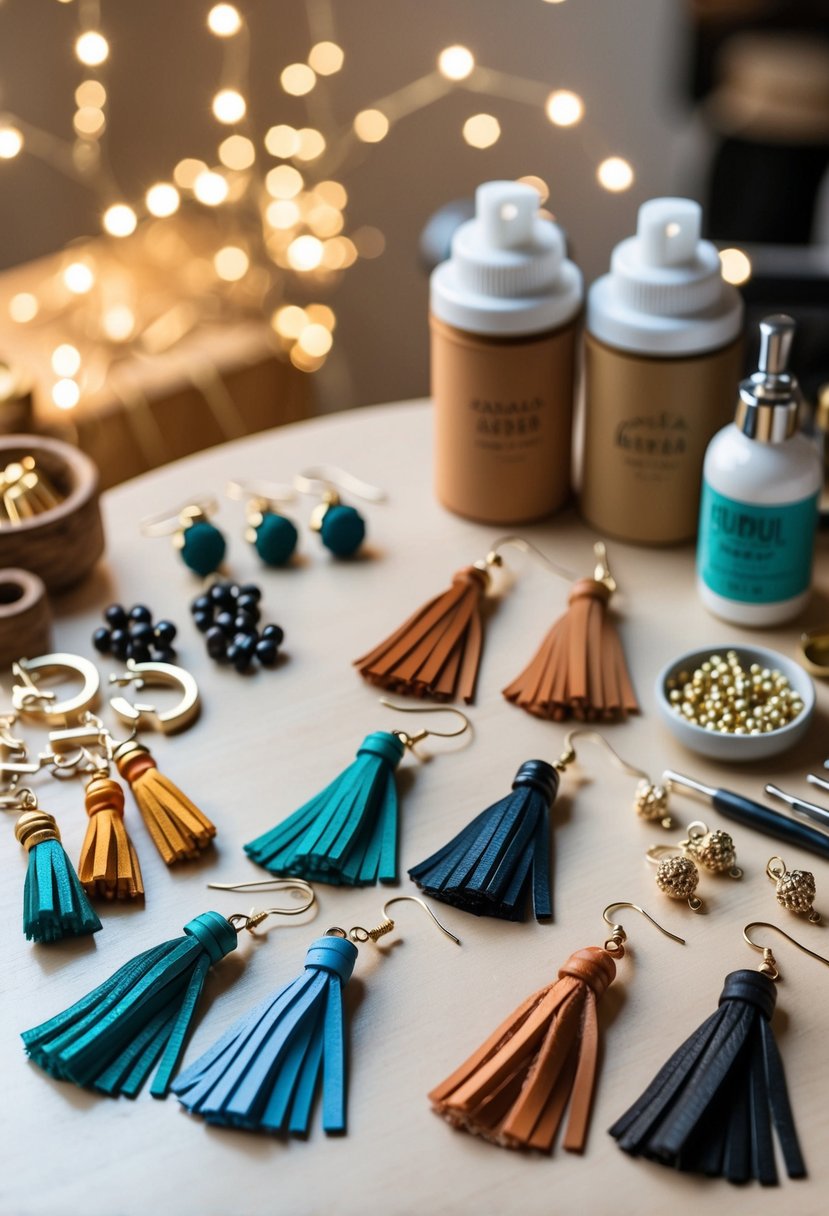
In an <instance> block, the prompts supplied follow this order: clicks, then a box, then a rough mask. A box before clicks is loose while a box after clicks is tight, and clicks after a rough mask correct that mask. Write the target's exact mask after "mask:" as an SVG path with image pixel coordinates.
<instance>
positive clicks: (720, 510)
mask: <svg viewBox="0 0 829 1216" xmlns="http://www.w3.org/2000/svg"><path fill="white" fill-rule="evenodd" d="M817 500H818V496H817V494H813V495H812V496H811V497H810V498H802V499H800V501H799V502H790V503H786V504H784V505H781V506H774V505H770V506H752V505H750V504H749V503H745V502H738V501H737V500H736V499H734V498H727V497H726V496H725V494H720V493H718V491H717V490H714V489H712V488H711V486H710V485H708V483H707V482H703V486H702V505H701V507H700V520H699V543H698V547H697V568H698V570H699V574H700V577H701V578H702V581H703V582H704V583H705V585H706V586H707V587H709V588H710V589H711V591H713V592H714V593H715V594H716V595H721V596H722V597H723V598H724V599H728V600H739V601H741V602H742V603H745V604H776V603H778V602H779V601H781V600H790V599H793V598H794V597H795V596H796V595H801V594H802V593H803V592H804V591H806V589H807V588H808V586H809V583H810V582H811V577H812V551H813V548H814V541H815V527H816V524H817Z"/></svg>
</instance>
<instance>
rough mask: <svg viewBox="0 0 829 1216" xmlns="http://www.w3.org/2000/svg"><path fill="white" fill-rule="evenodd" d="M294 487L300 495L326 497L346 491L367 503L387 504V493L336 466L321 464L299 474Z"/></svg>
mask: <svg viewBox="0 0 829 1216" xmlns="http://www.w3.org/2000/svg"><path fill="white" fill-rule="evenodd" d="M294 486H295V487H296V489H297V491H298V492H299V493H300V494H321V495H323V496H325V495H326V494H330V493H331V491H332V490H335V491H336V490H344V491H345V493H346V494H356V496H357V497H358V498H362V499H363V500H364V501H365V502H385V501H386V491H385V490H382V489H381V488H380V487H379V486H375V485H372V484H371V482H370V481H363V480H362V479H361V478H359V477H355V476H354V474H353V473H349V472H348V470H347V469H342V468H340V467H339V465H336V464H321V465H317V466H316V467H315V468H312V469H305V470H304V471H303V472H302V473H297V475H296V477H295V478H294Z"/></svg>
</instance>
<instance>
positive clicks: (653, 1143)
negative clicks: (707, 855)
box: [610, 921, 829, 1186]
mask: <svg viewBox="0 0 829 1216" xmlns="http://www.w3.org/2000/svg"><path fill="white" fill-rule="evenodd" d="M752 929H774V930H775V931H776V932H777V933H780V934H782V936H783V937H785V938H786V939H787V941H790V942H792V944H793V945H795V946H797V948H798V949H799V950H802V951H803V952H804V953H805V954H809V955H811V957H812V958H814V959H817V961H818V962H821V963H826V964H827V966H829V959H826V958H823V956H822V955H820V954H816V953H815V952H814V951H813V950H808V949H807V948H806V947H805V946H804V945H802V943H800V942H798V941H796V940H795V938H793V937H790V936H789V934H788V933H784V932H783V930H782V929H780V928H778V927H777V925H772V924H768V923H767V922H764V921H752V923H751V924H749V925H746V927H745V929H744V930H743V937H744V938H745V940H746V941H747V942H748V944H749V945H750V946H751V947H752V948H753V949H754V950H760V951H762V954H763V962H762V963H761V964H760V967H759V969H758V971H745V970H743V971H732V972H731V974H730V975H727V976H726V977H725V984H724V986H723V990H722V993H721V995H720V1000H719V1007H718V1008H717V1010H716V1012H714V1013H712V1014H711V1016H710V1017H709V1018H707V1019H706V1020H705V1021H704V1022H703V1023H702V1025H701V1026H700V1027H699V1028H698V1029H697V1030H695V1031H694V1033H693V1034H692V1035H691V1036H690V1038H688V1039H686V1040H685V1042H684V1043H683V1044H682V1046H681V1047H680V1048H678V1049H677V1051H675V1052H674V1054H673V1055H672V1056H671V1058H670V1060H668V1062H667V1064H665V1066H664V1067H663V1068H662V1069H661V1070H660V1072H658V1073H657V1075H656V1077H655V1078H654V1079H653V1081H652V1082H651V1084H650V1085H649V1086H648V1088H647V1089H646V1090H645V1092H644V1093H643V1094H642V1096H641V1097H640V1098H639V1099H638V1101H636V1102H634V1104H633V1106H631V1107H630V1109H629V1110H628V1111H626V1112H625V1114H624V1115H622V1117H621V1118H620V1119H618V1120H617V1121H616V1122H615V1123H614V1124H613V1126H612V1127H611V1128H610V1134H611V1136H613V1137H614V1138H615V1139H616V1140H617V1141H618V1143H619V1147H620V1148H621V1149H624V1151H625V1152H626V1153H630V1155H631V1156H632V1157H647V1158H649V1159H650V1160H651V1161H656V1162H658V1163H659V1164H660V1165H667V1166H671V1167H673V1168H674V1169H678V1170H682V1171H683V1172H686V1173H692V1174H705V1175H707V1176H708V1177H712V1178H727V1179H728V1181H729V1182H732V1183H745V1182H749V1181H751V1180H752V1179H756V1180H757V1181H758V1182H759V1183H761V1185H762V1186H776V1185H777V1183H778V1175H777V1167H776V1165H775V1161H774V1142H773V1137H772V1123H773V1124H774V1128H775V1130H776V1132H777V1139H778V1142H779V1144H780V1149H781V1151H782V1154H783V1161H784V1164H785V1166H786V1172H787V1173H788V1175H789V1177H790V1178H804V1177H805V1176H806V1166H805V1163H804V1161H803V1155H802V1153H801V1151H800V1145H799V1143H798V1139H797V1129H796V1128H795V1123H794V1116H793V1114H792V1109H791V1103H790V1101H789V1094H788V1090H787V1087H786V1076H785V1073H784V1071H783V1061H782V1059H781V1058H780V1051H779V1049H778V1047H777V1043H776V1041H775V1038H774V1032H773V1031H772V1028H771V1018H772V1014H773V1013H774V1006H775V1002H776V999H777V992H776V989H775V986H774V984H775V981H776V980H778V979H779V978H780V972H779V970H778V968H777V963H776V961H775V958H774V955H773V954H772V952H771V950H770V949H769V948H768V947H767V946H760V945H758V944H757V943H756V942H754V941H752V939H751V937H750V936H749V934H750V933H751V930H752Z"/></svg>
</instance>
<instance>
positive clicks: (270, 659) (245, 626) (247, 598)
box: [190, 583, 285, 672]
mask: <svg viewBox="0 0 829 1216" xmlns="http://www.w3.org/2000/svg"><path fill="white" fill-rule="evenodd" d="M261 598H262V592H261V591H260V589H259V588H258V587H257V586H256V584H255V583H243V584H242V585H241V586H240V585H239V584H238V583H214V584H213V586H212V587H211V588H210V590H209V591H205V592H204V594H203V595H197V596H196V598H195V599H194V600H193V602H192V604H191V605H190V611H191V612H192V614H193V621H194V622H195V625H196V628H197V629H198V630H200V632H201V633H203V634H204V635H205V641H206V642H207V653H208V654H209V655H210V657H211V659H216V660H217V661H218V662H227V663H231V664H232V665H233V666H234V667H235V668H236V670H237V671H240V672H241V671H247V670H248V668H249V667H250V665H251V663H253V661H254V659H258V660H259V662H260V663H261V664H262V666H263V667H273V666H274V665H275V663H276V659H277V653H278V651H279V647H280V646H281V645H282V639H283V637H284V636H285V635H284V633H283V631H282V630H281V629H280V627H279V626H278V625H264V626H263V627H262V630H261V632H260V629H259V620H260V617H261V615H262V613H261V610H260V608H259V601H260V600H261Z"/></svg>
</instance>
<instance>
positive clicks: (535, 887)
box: [409, 760, 559, 920]
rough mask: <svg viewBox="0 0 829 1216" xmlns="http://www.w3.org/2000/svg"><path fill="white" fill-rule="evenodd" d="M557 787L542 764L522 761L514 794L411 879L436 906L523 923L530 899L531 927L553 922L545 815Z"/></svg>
mask: <svg viewBox="0 0 829 1216" xmlns="http://www.w3.org/2000/svg"><path fill="white" fill-rule="evenodd" d="M558 785H559V775H558V772H557V771H556V769H555V768H553V766H552V765H551V764H548V763H547V762H546V760H527V761H525V763H524V764H522V765H521V767H520V768H519V770H518V772H517V773H516V776H515V780H514V781H513V783H512V792H511V793H510V794H507V796H506V798H502V799H501V800H500V802H496V803H494V804H493V805H492V806H490V807H487V809H486V810H485V811H482V812H481V813H480V815H477V816H476V817H475V818H474V819H473V820H472V822H471V823H470V824H469V825H468V826H467V827H465V828H464V829H463V831H461V832H459V833H458V835H457V836H455V837H454V839H452V840H450V841H449V843H448V844H447V845H445V846H444V847H443V848H442V849H439V850H438V851H437V853H433V854H432V856H431V857H427V859H426V860H425V861H422V862H421V863H420V864H419V865H416V866H413V867H412V868H411V869H410V870H409V877H410V878H411V879H412V880H413V881H414V882H415V883H417V885H418V886H419V887H420V888H421V889H422V890H423V891H424V892H425V893H426V894H427V895H430V896H431V897H432V898H433V899H439V900H441V901H442V902H443V903H446V904H452V905H453V906H454V907H456V908H461V909H462V910H463V911H464V912H472V913H473V914H474V915H475V916H497V917H500V919H501V920H525V919H526V914H527V903H528V896H529V895H530V894H531V895H532V905H533V915H534V916H535V918H536V920H544V919H546V918H548V917H550V916H552V899H551V891H550V824H549V814H550V807H551V806H552V804H553V799H554V798H555V796H556V793H557V791H558Z"/></svg>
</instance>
